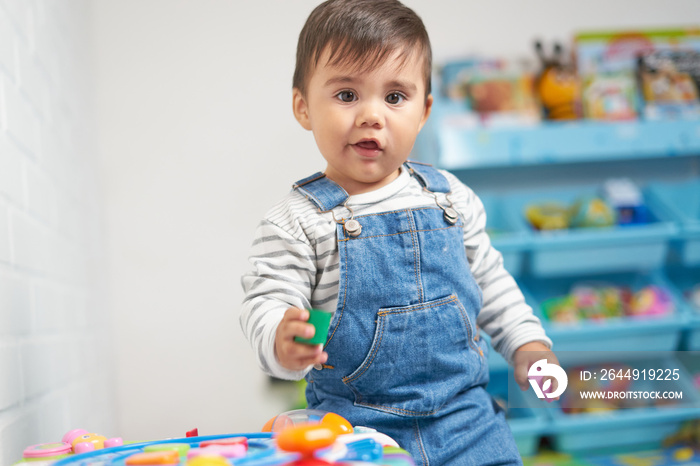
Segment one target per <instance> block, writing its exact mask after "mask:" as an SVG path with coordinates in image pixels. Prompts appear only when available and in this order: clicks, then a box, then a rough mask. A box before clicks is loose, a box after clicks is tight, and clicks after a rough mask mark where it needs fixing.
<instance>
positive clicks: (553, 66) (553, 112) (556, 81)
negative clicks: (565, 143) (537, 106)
mask: <svg viewBox="0 0 700 466" xmlns="http://www.w3.org/2000/svg"><path fill="white" fill-rule="evenodd" d="M535 51H536V52H537V56H538V57H539V59H540V66H541V70H540V72H539V74H538V75H537V78H536V79H535V90H536V93H537V96H538V98H539V100H540V102H541V104H542V107H543V110H544V115H545V118H547V119H548V120H575V119H578V118H579V117H580V111H579V105H580V104H579V100H580V85H579V80H578V75H577V74H576V70H575V68H574V66H573V65H572V64H571V63H567V62H565V61H564V57H563V47H562V46H561V44H558V43H556V44H554V53H553V55H552V57H551V58H548V57H547V56H546V55H545V53H544V47H543V46H542V43H541V42H540V41H537V42H535Z"/></svg>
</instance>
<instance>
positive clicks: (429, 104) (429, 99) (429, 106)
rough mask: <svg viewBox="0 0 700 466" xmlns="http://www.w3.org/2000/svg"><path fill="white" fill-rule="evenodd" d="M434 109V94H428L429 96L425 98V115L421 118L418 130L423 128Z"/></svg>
mask: <svg viewBox="0 0 700 466" xmlns="http://www.w3.org/2000/svg"><path fill="white" fill-rule="evenodd" d="M432 109H433V95H432V94H428V97H426V98H425V108H424V109H423V117H422V118H421V120H420V126H419V128H418V130H419V131H420V130H421V129H423V125H425V122H426V121H428V117H429V116H430V111H431V110H432Z"/></svg>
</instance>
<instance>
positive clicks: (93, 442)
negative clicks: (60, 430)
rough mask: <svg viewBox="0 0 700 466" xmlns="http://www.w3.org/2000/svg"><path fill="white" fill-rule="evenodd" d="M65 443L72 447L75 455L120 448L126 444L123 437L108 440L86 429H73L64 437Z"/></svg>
mask: <svg viewBox="0 0 700 466" xmlns="http://www.w3.org/2000/svg"><path fill="white" fill-rule="evenodd" d="M63 442H64V443H67V444H69V445H71V446H72V448H73V453H85V452H87V451H93V450H101V449H102V448H112V447H119V446H121V445H123V444H124V441H123V440H122V438H121V437H114V438H110V439H108V438H106V437H104V436H102V435H99V434H94V433H90V432H88V431H87V430H84V429H73V430H71V431H70V432H68V433H66V435H64V436H63Z"/></svg>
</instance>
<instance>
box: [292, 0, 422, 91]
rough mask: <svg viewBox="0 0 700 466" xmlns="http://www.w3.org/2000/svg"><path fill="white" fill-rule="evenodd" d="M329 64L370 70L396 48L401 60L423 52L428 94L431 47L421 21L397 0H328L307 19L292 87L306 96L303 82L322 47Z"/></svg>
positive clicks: (313, 65)
mask: <svg viewBox="0 0 700 466" xmlns="http://www.w3.org/2000/svg"><path fill="white" fill-rule="evenodd" d="M326 48H328V50H329V53H330V55H329V58H328V64H329V65H331V66H338V65H342V66H345V65H353V66H354V69H355V70H357V71H371V70H373V69H375V68H376V67H377V66H379V65H380V64H381V63H382V62H383V61H384V60H385V59H387V58H388V57H389V56H391V55H392V54H393V53H394V52H395V51H400V53H401V58H402V59H403V60H404V61H405V60H406V59H407V58H408V57H410V56H411V55H412V54H413V53H415V52H416V51H417V52H418V53H420V54H422V55H423V75H424V78H425V89H426V91H425V96H426V98H427V97H428V95H429V94H430V73H431V67H432V51H431V49H430V39H429V38H428V33H427V31H426V30H425V26H424V25H423V21H421V19H420V18H419V17H418V15H417V14H416V13H415V12H414V11H413V10H412V9H410V8H408V7H407V6H405V5H404V4H402V3H401V2H399V1H398V0H328V1H326V2H323V3H322V4H320V5H319V6H317V7H316V8H315V9H314V10H313V11H312V12H311V14H310V15H309V17H308V19H307V20H306V24H305V25H304V27H303V29H302V30H301V33H300V34H299V42H298V43H297V62H296V69H295V70H294V79H293V81H292V86H293V87H295V88H297V89H299V90H300V91H301V93H302V94H303V95H306V84H307V82H308V78H309V75H310V73H311V72H312V71H313V69H314V68H315V67H316V66H317V65H318V61H319V59H320V57H321V54H322V53H323V51H324V50H325V49H326Z"/></svg>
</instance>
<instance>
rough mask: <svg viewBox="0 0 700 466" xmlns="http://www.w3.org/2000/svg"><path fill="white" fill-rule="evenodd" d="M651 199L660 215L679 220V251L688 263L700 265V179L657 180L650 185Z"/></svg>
mask: <svg viewBox="0 0 700 466" xmlns="http://www.w3.org/2000/svg"><path fill="white" fill-rule="evenodd" d="M648 202H649V203H650V204H652V205H653V206H654V208H655V210H657V211H658V212H659V213H660V215H665V216H666V218H667V219H669V220H671V221H674V222H677V224H678V227H679V230H680V231H679V234H678V238H679V241H678V243H677V244H674V248H673V249H674V250H677V251H678V253H679V256H680V259H681V261H682V263H683V264H685V265H689V266H692V265H700V180H699V179H694V180H690V181H685V182H679V183H654V184H652V185H650V186H649V188H648Z"/></svg>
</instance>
